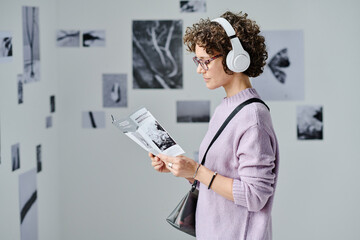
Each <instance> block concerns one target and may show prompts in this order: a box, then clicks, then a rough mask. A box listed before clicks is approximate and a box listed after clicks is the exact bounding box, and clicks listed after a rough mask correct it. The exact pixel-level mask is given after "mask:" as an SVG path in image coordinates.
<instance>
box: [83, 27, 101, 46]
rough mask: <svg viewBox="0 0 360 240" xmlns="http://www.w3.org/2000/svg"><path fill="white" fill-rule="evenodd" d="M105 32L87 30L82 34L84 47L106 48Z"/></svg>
mask: <svg viewBox="0 0 360 240" xmlns="http://www.w3.org/2000/svg"><path fill="white" fill-rule="evenodd" d="M105 40H106V36H105V30H86V31H83V34H82V44H83V47H105Z"/></svg>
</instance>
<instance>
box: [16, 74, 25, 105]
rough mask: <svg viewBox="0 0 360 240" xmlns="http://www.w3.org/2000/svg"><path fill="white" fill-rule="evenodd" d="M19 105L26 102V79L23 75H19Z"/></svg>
mask: <svg viewBox="0 0 360 240" xmlns="http://www.w3.org/2000/svg"><path fill="white" fill-rule="evenodd" d="M17 89H18V104H22V103H23V102H24V77H23V75H22V74H18V75H17Z"/></svg>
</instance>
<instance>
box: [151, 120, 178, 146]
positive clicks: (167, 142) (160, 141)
mask: <svg viewBox="0 0 360 240" xmlns="http://www.w3.org/2000/svg"><path fill="white" fill-rule="evenodd" d="M144 128H145V129H146V130H145V132H146V134H147V135H148V136H149V137H150V139H151V140H152V141H153V142H154V143H155V145H156V146H157V147H158V148H159V149H160V150H161V151H165V150H166V149H168V148H169V147H171V146H174V145H176V143H175V141H174V140H173V139H172V138H171V137H170V135H169V134H168V133H167V132H166V131H165V129H164V128H163V127H161V125H160V124H159V123H158V121H149V122H148V123H146V125H145V126H144Z"/></svg>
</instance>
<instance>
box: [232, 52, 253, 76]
mask: <svg viewBox="0 0 360 240" xmlns="http://www.w3.org/2000/svg"><path fill="white" fill-rule="evenodd" d="M232 63H233V65H232V67H233V68H234V70H235V71H234V72H245V71H246V70H247V69H248V68H249V66H250V56H249V54H248V53H247V52H246V51H243V52H242V53H241V54H239V55H237V56H236V57H235V59H233V61H232Z"/></svg>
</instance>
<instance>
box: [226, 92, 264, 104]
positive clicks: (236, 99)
mask: <svg viewBox="0 0 360 240" xmlns="http://www.w3.org/2000/svg"><path fill="white" fill-rule="evenodd" d="M253 97H257V98H260V96H259V94H258V93H257V92H256V90H255V88H246V89H244V90H242V91H240V92H238V93H237V94H235V95H234V96H231V97H225V98H224V99H223V100H222V104H225V105H227V106H232V105H234V104H240V103H242V102H244V101H246V100H247V99H249V98H253Z"/></svg>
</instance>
